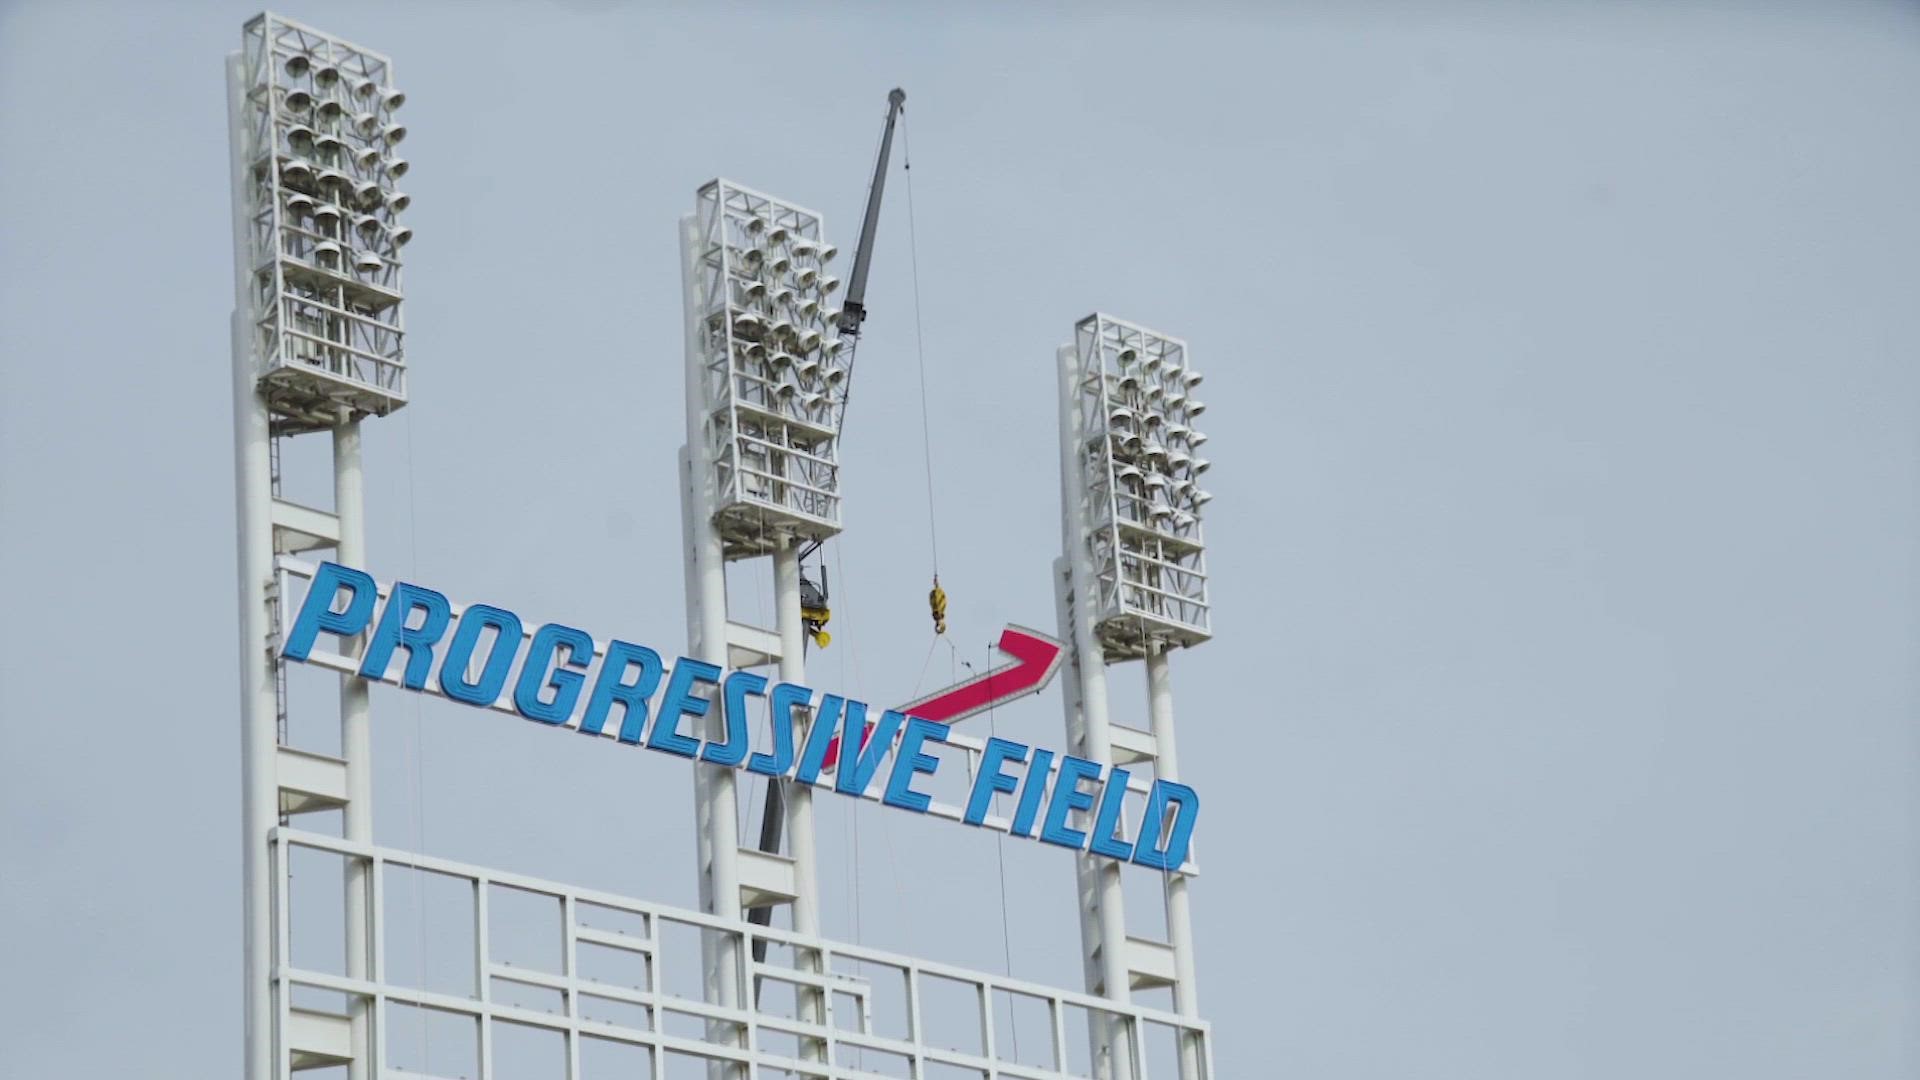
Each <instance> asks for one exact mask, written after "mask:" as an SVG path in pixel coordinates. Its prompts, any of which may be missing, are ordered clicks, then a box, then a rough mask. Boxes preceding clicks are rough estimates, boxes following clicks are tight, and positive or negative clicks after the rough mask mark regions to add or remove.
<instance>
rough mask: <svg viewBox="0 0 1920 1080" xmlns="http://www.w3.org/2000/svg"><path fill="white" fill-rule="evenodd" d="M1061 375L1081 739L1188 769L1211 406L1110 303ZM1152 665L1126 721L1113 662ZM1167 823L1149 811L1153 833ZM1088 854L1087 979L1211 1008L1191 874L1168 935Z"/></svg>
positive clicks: (1171, 901)
mask: <svg viewBox="0 0 1920 1080" xmlns="http://www.w3.org/2000/svg"><path fill="white" fill-rule="evenodd" d="M1056 359H1057V362H1058V368H1059V374H1060V447H1061V458H1060V479H1061V504H1062V505H1061V509H1062V520H1061V539H1062V555H1061V558H1060V560H1059V561H1058V562H1057V563H1056V564H1055V574H1054V583H1055V590H1056V603H1057V609H1058V614H1059V619H1060V624H1061V625H1060V630H1061V637H1062V638H1063V639H1065V640H1066V641H1067V642H1068V643H1069V650H1068V657H1069V660H1068V671H1069V676H1070V677H1069V678H1068V679H1067V680H1066V687H1065V690H1064V692H1063V693H1062V696H1061V701H1062V706H1063V710H1064V713H1065V719H1066V727H1067V739H1068V743H1069V745H1070V746H1071V747H1072V748H1073V752H1074V753H1076V754H1079V755H1081V756H1083V757H1087V758H1089V759H1091V760H1094V761H1098V762H1101V763H1104V764H1110V765H1118V766H1128V767H1132V768H1135V769H1138V768H1140V767H1141V766H1146V767H1148V768H1150V769H1151V770H1152V773H1153V776H1154V778H1155V779H1160V780H1168V781H1177V780H1178V779H1179V765H1178V756H1177V751H1176V748H1175V741H1176V740H1175V736H1174V723H1173V690H1172V680H1171V675H1170V672H1169V665H1168V655H1167V654H1168V653H1169V652H1170V651H1171V650H1173V649H1177V648H1183V647H1191V646H1193V645H1197V644H1200V643H1201V642H1204V641H1206V640H1208V639H1209V637H1211V633H1212V631H1211V626H1210V621H1209V616H1210V611H1209V604H1208V599H1207V572H1206V543H1205V540H1204V537H1203V533H1202V529H1201V524H1200V517H1201V513H1202V508H1203V507H1204V506H1205V505H1206V504H1207V503H1208V501H1210V499H1211V498H1212V496H1211V495H1209V494H1208V493H1207V492H1205V491H1204V490H1202V489H1201V488H1200V487H1199V479H1200V477H1201V476H1202V475H1203V474H1204V473H1205V472H1206V471H1207V470H1208V468H1209V467H1210V462H1208V461H1207V459H1205V458H1203V457H1201V456H1200V455H1199V448H1200V447H1201V446H1202V445H1203V444H1204V443H1205V442H1206V435H1205V434H1204V433H1203V432H1200V431H1199V430H1197V429H1196V428H1195V427H1194V423H1195V421H1196V420H1197V419H1198V417H1199V416H1200V415H1201V414H1202V413H1204V412H1205V409H1206V406H1205V404H1204V403H1203V402H1200V401H1198V400H1196V399H1195V398H1194V397H1193V388H1194V387H1196V386H1198V385H1199V383H1200V382H1201V376H1200V374H1199V373H1198V372H1197V371H1195V370H1193V368H1192V366H1191V364H1190V362H1189V360H1188V358H1187V346H1186V343H1185V342H1183V341H1181V340H1180V339H1178V338H1173V337H1169V336H1167V335H1165V334H1161V333H1159V332H1157V331H1154V330H1150V329H1148V328H1146V327H1143V326H1140V325H1138V324H1136V323H1131V322H1127V321H1125V320H1122V319H1117V318H1114V317H1113V316H1110V315H1106V314H1104V313H1098V312H1096V313H1095V314H1092V315H1089V316H1087V317H1086V318H1084V319H1082V320H1080V322H1079V323H1078V324H1076V326H1075V328H1074V340H1073V343H1072V344H1070V345H1063V346H1061V347H1060V349H1059V350H1058V351H1057V354H1056ZM1135 659H1139V660H1144V661H1145V662H1146V666H1147V685H1148V693H1147V702H1146V705H1147V709H1146V711H1147V726H1146V727H1145V729H1141V728H1137V727H1128V726H1124V725H1121V724H1116V723H1114V722H1113V721H1112V719H1111V715H1110V707H1109V700H1108V694H1107V679H1106V667H1107V665H1108V664H1112V663H1118V662H1121V661H1126V660H1135ZM1162 827H1163V823H1155V822H1143V823H1142V826H1141V830H1140V832H1141V835H1142V836H1147V835H1153V834H1156V833H1157V832H1158V831H1159V829H1160V828H1162ZM1076 858H1077V867H1076V870H1077V874H1076V877H1077V882H1078V894H1079V895H1078V901H1079V903H1078V913H1079V921H1080V936H1081V946H1082V957H1083V960H1084V961H1085V972H1086V984H1087V989H1088V990H1089V991H1090V992H1092V993H1097V994H1100V995H1102V996H1104V997H1106V998H1108V999H1110V1000H1114V1001H1119V1002H1126V1001H1128V1000H1129V998H1130V995H1131V993H1132V991H1135V990H1147V989H1157V988H1168V989H1171V991H1172V996H1173V999H1174V1010H1175V1012H1177V1013H1178V1014H1180V1015H1181V1016H1184V1017H1189V1018H1195V1019H1197V1018H1198V1016H1199V996H1198V988H1197V986H1196V978H1195V966H1194V948H1193V923H1192V914H1191V910H1190V907H1189V902H1188V886H1189V875H1188V874H1187V873H1185V872H1183V871H1182V870H1173V871H1169V872H1167V873H1166V874H1165V875H1164V878H1163V882H1164V888H1163V890H1162V895H1163V897H1164V900H1165V916H1166V920H1165V926H1166V938H1165V940H1155V939H1152V938H1147V937H1138V936H1132V935H1129V934H1128V933H1127V929H1126V925H1127V923H1126V917H1125V913H1124V910H1123V899H1122V887H1121V880H1120V876H1121V873H1122V868H1121V866H1120V865H1119V864H1117V863H1115V862H1113V861H1111V860H1107V859H1101V858H1098V857H1094V856H1092V855H1088V854H1082V855H1079V856H1077V857H1076ZM1091 1037H1092V1040H1093V1044H1094V1045H1093V1054H1094V1056H1095V1060H1096V1062H1097V1063H1098V1067H1099V1068H1100V1070H1101V1071H1102V1075H1104V1076H1115V1077H1118V1076H1127V1075H1130V1074H1131V1072H1132V1069H1133V1063H1132V1062H1131V1061H1130V1060H1129V1057H1128V1055H1129V1054H1130V1053H1131V1052H1132V1049H1131V1047H1130V1045H1129V1044H1128V1042H1127V1041H1126V1040H1125V1039H1124V1038H1123V1037H1121V1034H1120V1033H1119V1032H1113V1031H1110V1032H1105V1033H1101V1032H1094V1033H1093V1034H1092V1036H1091ZM1178 1057H1179V1067H1180V1075H1181V1077H1182V1080H1193V1078H1197V1077H1200V1076H1202V1075H1204V1073H1203V1070H1204V1069H1205V1068H1206V1067H1207V1051H1206V1047H1205V1045H1204V1042H1203V1040H1201V1039H1200V1038H1198V1037H1195V1036H1194V1035H1193V1034H1192V1033H1183V1034H1182V1036H1181V1038H1180V1040H1179V1045H1178Z"/></svg>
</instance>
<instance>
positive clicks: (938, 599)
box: [927, 574, 947, 635]
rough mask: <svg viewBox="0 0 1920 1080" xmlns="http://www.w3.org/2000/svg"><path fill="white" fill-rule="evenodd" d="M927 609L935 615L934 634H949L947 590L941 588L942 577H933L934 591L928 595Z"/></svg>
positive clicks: (937, 575) (936, 575)
mask: <svg viewBox="0 0 1920 1080" xmlns="http://www.w3.org/2000/svg"><path fill="white" fill-rule="evenodd" d="M927 607H928V608H929V609H930V610H931V613H932V615H933V632H934V633H935V634H936V635H938V634H945V633H946V632H947V590H945V589H943V588H941V587H940V575H939V574H935V575H933V591H932V592H930V593H928V594H927Z"/></svg>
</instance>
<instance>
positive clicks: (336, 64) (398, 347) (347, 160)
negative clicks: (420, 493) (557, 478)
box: [227, 13, 412, 1080]
mask: <svg viewBox="0 0 1920 1080" xmlns="http://www.w3.org/2000/svg"><path fill="white" fill-rule="evenodd" d="M393 80H394V68H393V62H392V61H391V60H390V59H388V58H387V57H386V56H383V55H381V54H380V53H377V52H374V51H372V50H370V49H366V48H363V47H361V46H359V45H355V44H353V43H352V42H349V41H346V40H344V39H342V38H339V37H335V36H333V35H331V34H327V33H324V32H322V31H319V30H316V29H314V28H312V27H309V26H305V25H303V24H300V23H297V22H294V21H292V20H289V19H284V18H281V17H279V16H277V15H273V14H270V13H262V14H260V15H258V16H255V17H254V18H253V19H251V20H249V21H248V22H247V23H246V24H245V26H244V27H243V29H242V33H241V48H240V49H239V50H238V51H237V52H235V53H233V54H231V55H230V56H229V57H228V60H227V112H228V127H229V152H230V155H231V179H232V195H233V215H234V217H233V244H234V249H233V258H234V310H233V316H232V326H231V330H232V363H233V391H234V461H235V468H234V478H235V500H236V501H235V505H236V523H237V529H238V544H237V547H238V555H239V558H238V564H239V600H240V695H241V696H240V716H241V730H240V734H241V747H242V808H241V818H242V878H243V884H244V889H243V895H244V897H245V905H244V910H243V919H242V922H243V928H244V929H243V934H244V943H243V949H242V952H243V960H242V965H243V973H244V984H243V991H244V1000H245V1061H246V1066H245V1073H244V1075H245V1076H247V1077H249V1078H267V1077H283V1076H286V1075H288V1074H289V1073H290V1072H291V1071H292V1070H293V1069H295V1068H304V1067H315V1066H331V1065H344V1066H345V1067H346V1071H347V1075H348V1076H349V1077H350V1078H351V1080H366V1078H368V1077H372V1076H375V1075H377V1074H378V1069H377V1068H375V1067H374V1065H373V1062H374V1060H375V1059H376V1057H377V1055H376V1054H375V1053H374V1052H373V1048H374V1047H375V1046H376V1045H377V1035H376V1026H377V1022H378V1019H377V1013H378V1010H377V1009H376V1008H374V1007H373V1001H374V999H373V997H372V996H371V995H368V994H347V995H345V998H344V1000H345V1006H344V1011H343V1012H341V1013H337V1014H336V1013H326V1012H311V1011H309V1010H303V1009H296V1008H295V1007H294V1005H293V1003H292V1002H291V1001H290V998H291V995H292V990H291V987H290V985H289V983H288V982H287V978H286V974H285V969H286V966H287V959H288V957H287V955H286V949H285V947H284V942H283V939H282V936H281V935H279V934H277V933H276V932H275V925H276V924H275V921H274V920H275V915H276V912H283V911H284V910H285V907H286V896H285V894H284V891H283V890H282V889H281V887H280V882H279V881H278V880H277V877H276V875H275V873H274V870H273V866H272V858H271V845H272V843H273V836H274V833H275V830H277V829H278V828H279V827H280V826H281V825H282V824H283V822H285V821H290V820H292V819H293V818H295V817H298V816H300V815H306V814H313V813H318V812H330V811H337V812H339V813H340V815H341V831H342V834H343V836H344V837H345V839H346V840H348V841H351V842H358V843H366V842H370V841H371V840H372V837H373V824H372V810H373V782H372V763H371V761H370V757H371V741H372V740H371V732H370V729H369V722H370V721H369V706H368V694H367V686H366V684H365V683H364V682H362V681H361V680H359V679H357V678H354V677H351V676H342V677H341V679H340V694H339V719H340V753H339V755H338V756H337V757H336V756H332V755H328V754H321V753H314V752H311V751H308V750H302V749H299V748H296V747H294V746H291V745H289V744H288V741H287V726H288V717H287V711H288V708H289V706H288V694H287V682H286V671H285V667H284V663H285V662H284V661H283V660H281V658H280V656H279V639H280V634H281V629H282V627H281V625H280V619H281V615H282V612H283V610H284V607H283V605H282V604H281V603H280V602H279V601H280V600H281V599H282V598H281V597H279V596H278V595H277V584H276V579H275V559H276V557H277V556H281V555H292V554H297V553H304V552H309V551H315V550H323V549H331V550H332V551H333V552H334V555H335V558H337V559H338V560H339V561H341V562H343V563H348V564H352V565H361V564H364V563H365V561H366V528H365V513H364V504H365V496H364V482H363V474H362V468H361V451H360V446H361V438H360V425H361V421H362V420H363V419H365V418H366V417H368V416H385V415H387V414H389V413H391V412H393V411H394V410H395V409H398V408H400V407H402V406H404V405H405V404H406V402H407V385H406V360H405V356H404V351H403V342H404V336H405V332H404V324H403V322H402V315H401V307H402V301H403V292H402V283H401V277H402V266H401V257H400V249H401V248H402V247H403V246H404V245H405V244H406V243H407V241H408V240H409V239H410V238H411V236H412V231H411V230H410V229H408V228H407V227H406V226H405V225H402V224H401V223H400V219H399V215H400V213H401V212H402V211H404V210H405V209H406V208H407V205H408V202H409V201H410V200H409V199H408V197H407V196H406V195H405V194H404V193H402V192H400V191H399V190H397V188H396V187H395V186H394V184H395V181H396V180H397V179H398V178H399V177H400V176H402V175H404V174H405V172H406V171H407V164H406V162H405V160H404V159H402V158H400V157H398V156H397V154H395V153H394V147H395V146H396V145H397V144H398V143H399V142H400V141H401V140H402V139H403V138H404V137H405V135H406V129H405V127H404V126H402V125H400V124H399V123H397V122H396V121H395V119H394V115H393V114H394V112H395V110H397V109H398V108H399V107H400V106H401V104H402V103H404V101H405V95H404V94H402V93H401V92H400V91H399V90H398V88H397V87H395V85H394V81H393ZM317 432H327V433H329V435H330V436H331V440H332V444H333V445H332V466H333V485H332V487H333V507H332V509H331V510H322V509H318V508H314V507H309V506H304V505H301V504H298V503H295V502H293V501H291V500H290V499H287V498H285V497H283V494H282V491H281V475H280V453H279V451H280V442H281V440H283V439H285V438H289V437H295V436H300V435H306V434H311V433H317ZM360 647H361V642H360V641H358V640H356V641H353V642H350V643H348V645H347V650H348V653H349V654H350V655H357V654H358V651H359V648H360ZM370 910H371V885H370V882H369V879H368V877H367V875H366V873H365V868H364V867H355V866H349V867H348V868H347V869H346V872H345V875H344V897H343V907H342V915H343V919H344V922H345V926H344V941H345V957H344V970H345V972H346V974H347V976H348V977H350V978H357V979H358V978H366V977H367V976H368V975H369V973H370V972H371V970H372V967H371V965H372V948H371V944H370V935H369V926H370V918H371V916H370ZM296 1016H298V1017H299V1018H300V1023H299V1024H298V1025H296V1024H295V1017H296ZM296 1027H297V1028H298V1030H297V1031H296Z"/></svg>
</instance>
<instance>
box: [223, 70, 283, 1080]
mask: <svg viewBox="0 0 1920 1080" xmlns="http://www.w3.org/2000/svg"><path fill="white" fill-rule="evenodd" d="M245 109H246V62H245V59H244V58H243V56H242V54H240V53H234V54H232V55H230V56H229V57H228V58H227V123H228V140H229V144H230V147H231V151H232V157H233V171H232V180H233V278H234V298H233V324H232V333H233V342H232V348H233V457H234V501H235V513H234V520H235V524H236V526H237V530H238V537H237V546H238V548H239V563H240V784H241V806H240V830H241V847H240V863H241V876H242V881H243V885H244V888H243V893H244V896H245V908H244V913H243V917H242V920H241V921H242V926H243V930H242V935H243V944H242V948H241V952H242V957H243V959H242V961H241V965H242V968H243V972H244V977H245V984H244V986H243V989H242V993H243V997H244V1000H245V1003H246V1004H245V1009H246V1014H245V1032H246V1034H245V1042H246V1071H245V1073H244V1074H243V1075H244V1076H245V1077H246V1078H247V1080H269V1078H271V1077H273V1076H274V1075H275V1069H274V1046H273V1010H274V996H273V983H272V979H273V951H272V935H273V916H272V889H273V884H272V881H271V880H270V878H271V873H272V868H271V864H270V862H269V860H268V851H267V837H268V834H269V833H271V832H272V831H273V828H274V826H275V824H276V823H278V821H279V817H280V807H279V801H280V800H279V784H278V781H277V780H276V778H275V764H276V763H275V754H276V752H277V748H278V745H279V732H278V730H277V723H276V709H275V698H274V662H275V661H274V659H273V656H272V655H271V654H270V653H269V652H268V649H269V648H270V642H269V638H270V636H271V634H272V629H271V625H272V624H271V621H270V619H269V617H268V608H267V605H268V603H269V602H270V594H269V590H270V589H271V588H272V584H273V516H272V507H271V505H270V501H271V499H272V497H273V475H272V462H271V452H272V451H271V447H270V445H269V440H270V438H271V436H270V433H269V430H268V426H267V406H266V403H265V402H264V401H262V400H261V399H260V395H259V393H258V390H257V388H256V378H257V374H258V369H257V361H256V358H255V357H254V355H253V303H252V297H251V290H250V289H249V287H248V281H249V277H250V275H251V269H250V267H249V266H248V261H249V260H248V258H247V251H248V247H249V233H250V230H251V228H252V224H251V222H250V221H249V219H248V215H247V206H248V202H249V200H248V185H247V160H246V157H247V128H246V123H245V119H244V117H245Z"/></svg>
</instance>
